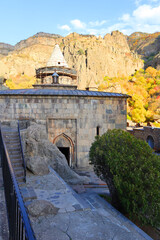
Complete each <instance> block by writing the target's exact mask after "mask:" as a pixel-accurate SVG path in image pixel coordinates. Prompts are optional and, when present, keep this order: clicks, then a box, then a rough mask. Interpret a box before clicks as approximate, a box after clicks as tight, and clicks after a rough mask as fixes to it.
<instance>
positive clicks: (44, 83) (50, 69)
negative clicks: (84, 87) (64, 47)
mask: <svg viewBox="0 0 160 240" xmlns="http://www.w3.org/2000/svg"><path fill="white" fill-rule="evenodd" d="M36 78H38V79H39V80H40V83H38V84H34V85H33V87H34V88H49V89H50V88H52V89H77V72H76V71H75V70H74V69H72V68H69V67H68V64H67V63H66V60H65V58H64V56H63V54H62V52H61V50H60V47H59V45H58V44H56V45H55V47H54V50H53V52H52V54H51V57H50V59H49V60H48V62H47V65H46V67H42V68H38V69H36Z"/></svg>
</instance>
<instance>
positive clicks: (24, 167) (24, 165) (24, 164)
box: [18, 121, 26, 182]
mask: <svg viewBox="0 0 160 240" xmlns="http://www.w3.org/2000/svg"><path fill="white" fill-rule="evenodd" d="M18 134H19V142H20V148H21V154H22V161H23V169H24V181H25V182H26V163H25V160H24V154H23V146H22V140H21V133H20V126H19V121H18Z"/></svg>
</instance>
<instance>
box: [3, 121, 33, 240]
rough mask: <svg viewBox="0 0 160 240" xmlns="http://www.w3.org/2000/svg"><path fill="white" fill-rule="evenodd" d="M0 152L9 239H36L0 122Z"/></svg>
mask: <svg viewBox="0 0 160 240" xmlns="http://www.w3.org/2000/svg"><path fill="white" fill-rule="evenodd" d="M0 154H1V159H2V172H3V182H4V192H5V199H6V207H7V215H8V225H9V239H10V240H24V239H25V240H26V239H27V240H36V238H35V236H34V232H33V230H32V227H31V223H30V220H29V217H28V214H27V211H26V209H25V206H24V202H23V199H22V196H21V193H20V190H19V186H18V183H17V180H16V177H15V174H14V170H13V167H12V164H11V160H10V157H9V154H8V151H7V148H6V145H5V142H4V139H3V134H2V132H1V124H0Z"/></svg>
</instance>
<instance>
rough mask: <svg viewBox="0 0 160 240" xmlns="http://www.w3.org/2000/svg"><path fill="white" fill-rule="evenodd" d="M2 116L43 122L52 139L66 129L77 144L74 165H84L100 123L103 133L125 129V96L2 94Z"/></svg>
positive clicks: (2, 117)
mask: <svg viewBox="0 0 160 240" xmlns="http://www.w3.org/2000/svg"><path fill="white" fill-rule="evenodd" d="M0 119H1V121H6V120H9V121H11V120H15V119H29V120H36V121H37V122H38V121H39V122H43V123H44V124H46V126H47V129H48V136H49V140H50V141H51V142H53V138H54V137H55V136H56V135H59V134H61V133H62V132H63V133H64V134H66V135H67V136H69V137H70V138H71V139H72V141H73V143H74V145H75V147H76V155H77V156H75V160H74V165H77V166H79V167H85V166H87V165H88V164H89V163H88V155H89V149H90V146H91V144H92V142H93V141H94V139H95V136H96V128H97V126H99V127H100V135H101V134H103V133H104V132H106V131H107V129H113V128H121V129H126V98H118V97H79V96H29V95H27V96H26V95H24V96H21V95H13V96H3V95H0ZM65 120H66V121H65ZM69 120H70V121H69Z"/></svg>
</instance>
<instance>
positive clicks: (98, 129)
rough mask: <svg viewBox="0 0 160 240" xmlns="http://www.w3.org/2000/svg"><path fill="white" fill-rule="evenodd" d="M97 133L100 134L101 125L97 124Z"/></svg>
mask: <svg viewBox="0 0 160 240" xmlns="http://www.w3.org/2000/svg"><path fill="white" fill-rule="evenodd" d="M96 134H97V136H99V135H100V126H97V128H96Z"/></svg>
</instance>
